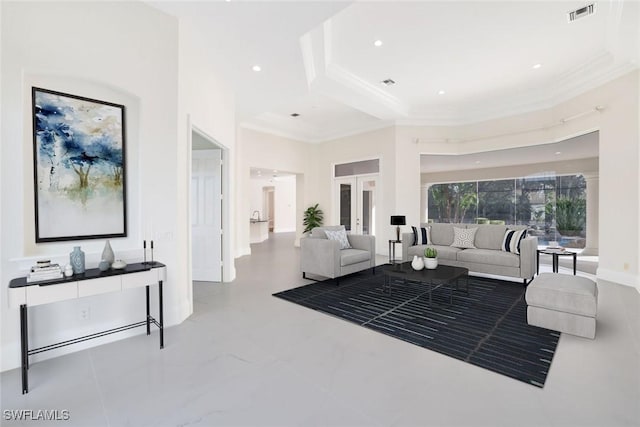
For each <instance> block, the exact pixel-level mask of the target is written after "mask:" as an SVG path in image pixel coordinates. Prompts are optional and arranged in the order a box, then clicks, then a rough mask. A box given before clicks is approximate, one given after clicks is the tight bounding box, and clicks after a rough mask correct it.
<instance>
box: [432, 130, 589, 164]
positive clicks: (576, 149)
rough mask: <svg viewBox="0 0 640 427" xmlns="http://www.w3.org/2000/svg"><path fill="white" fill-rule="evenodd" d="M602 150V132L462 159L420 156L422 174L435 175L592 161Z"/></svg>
mask: <svg viewBox="0 0 640 427" xmlns="http://www.w3.org/2000/svg"><path fill="white" fill-rule="evenodd" d="M598 147H599V133H598V132H591V133H588V134H586V135H581V136H577V137H575V138H569V139H566V140H564V141H560V142H556V143H551V144H542V145H535V146H531V147H522V148H512V149H508V150H500V151H485V152H482V153H474V154H464V155H459V156H455V155H432V154H429V155H426V154H423V155H421V156H420V172H421V173H434V172H447V171H459V170H468V169H484V168H495V167H501V166H517V165H526V164H530V163H531V159H535V161H536V163H548V162H566V161H570V160H578V159H589V158H593V157H598V155H599V154H598Z"/></svg>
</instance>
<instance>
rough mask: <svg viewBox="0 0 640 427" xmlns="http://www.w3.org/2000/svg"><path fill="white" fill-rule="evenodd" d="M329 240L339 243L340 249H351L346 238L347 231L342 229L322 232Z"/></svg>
mask: <svg viewBox="0 0 640 427" xmlns="http://www.w3.org/2000/svg"><path fill="white" fill-rule="evenodd" d="M324 232H325V234H326V235H327V239H329V240H337V241H338V242H340V249H351V245H350V244H349V239H348V238H347V230H345V229H344V228H343V229H341V230H335V231H333V230H324Z"/></svg>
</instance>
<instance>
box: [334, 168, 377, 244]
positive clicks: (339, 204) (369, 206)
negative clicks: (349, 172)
mask: <svg viewBox="0 0 640 427" xmlns="http://www.w3.org/2000/svg"><path fill="white" fill-rule="evenodd" d="M377 188H378V176H377V175H363V176H350V177H346V178H336V179H335V195H336V200H335V204H334V206H336V211H335V213H334V218H335V220H334V221H335V222H334V223H337V224H340V225H344V227H345V228H346V230H347V231H348V232H350V233H353V234H371V235H375V234H376V229H375V224H376V203H377Z"/></svg>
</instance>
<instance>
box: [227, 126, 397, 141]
mask: <svg viewBox="0 0 640 427" xmlns="http://www.w3.org/2000/svg"><path fill="white" fill-rule="evenodd" d="M392 126H395V124H394V123H393V122H392V121H382V122H376V123H371V124H369V125H365V126H358V127H357V128H353V129H348V130H342V131H337V132H331V133H325V134H323V135H314V136H311V135H310V134H309V133H307V132H303V131H300V132H297V131H295V130H283V129H281V128H279V127H278V126H277V124H268V123H267V124H265V123H255V122H251V121H243V122H241V123H240V124H239V127H241V128H243V129H249V130H254V131H257V132H262V133H268V134H270V135H275V136H280V137H282V138H287V139H290V140H293V141H297V142H304V143H307V144H320V143H323V142H329V141H334V140H336V139H340V138H347V137H349V136H353V135H360V134H363V133H367V132H373V131H376V130H380V129H385V128H389V127H392Z"/></svg>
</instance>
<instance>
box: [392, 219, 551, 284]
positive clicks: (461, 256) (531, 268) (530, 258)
mask: <svg viewBox="0 0 640 427" xmlns="http://www.w3.org/2000/svg"><path fill="white" fill-rule="evenodd" d="M421 226H422V227H428V226H430V227H431V240H432V241H433V244H431V245H415V246H414V245H413V233H403V234H402V260H403V261H410V260H411V259H413V256H414V255H419V256H424V249H425V248H426V247H427V246H431V247H434V248H436V249H437V250H438V264H443V265H451V266H456V267H466V268H468V269H469V271H473V272H477V273H486V274H495V275H499V276H508V277H516V278H520V279H523V282H524V283H525V284H527V281H528V280H530V279H531V278H533V276H534V275H535V272H536V249H537V248H538V238H537V237H532V236H527V237H526V238H524V239H523V240H522V242H521V244H520V254H519V255H518V254H514V253H511V252H505V251H502V250H500V246H501V244H502V240H503V238H504V234H505V232H506V230H507V228H509V229H511V230H521V229H523V228H527V227H526V226H523V225H522V226H519V225H493V224H491V225H489V224H441V223H435V224H421ZM454 226H455V227H460V228H477V229H478V231H477V232H476V235H475V242H474V244H475V246H476V249H460V248H455V247H452V246H451V244H452V243H453V227H454Z"/></svg>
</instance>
